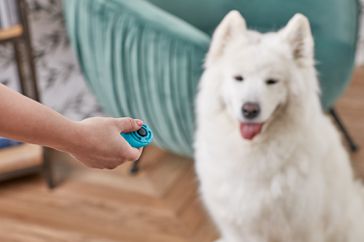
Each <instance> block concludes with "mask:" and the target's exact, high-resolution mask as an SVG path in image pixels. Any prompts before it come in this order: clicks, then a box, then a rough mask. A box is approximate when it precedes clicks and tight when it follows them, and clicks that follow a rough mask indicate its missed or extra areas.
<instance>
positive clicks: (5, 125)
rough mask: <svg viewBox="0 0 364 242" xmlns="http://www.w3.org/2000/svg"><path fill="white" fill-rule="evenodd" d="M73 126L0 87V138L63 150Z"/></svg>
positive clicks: (73, 133) (28, 100) (37, 105)
mask: <svg viewBox="0 0 364 242" xmlns="http://www.w3.org/2000/svg"><path fill="white" fill-rule="evenodd" d="M76 127H77V124H76V123H75V122H72V121H70V120H68V119H66V118H65V117H63V116H62V115H60V114H58V113H57V112H55V111H53V110H51V109H50V108H48V107H46V106H44V105H42V104H39V103H37V102H35V101H33V100H31V99H29V98H27V97H25V96H23V95H21V94H19V93H17V92H14V91H12V90H10V89H9V88H7V87H5V86H4V85H1V84H0V136H5V137H9V138H13V139H16V140H19V141H24V142H28V143H34V144H40V145H44V146H50V147H53V148H56V149H61V150H64V149H65V148H66V147H65V146H66V145H67V143H68V142H72V140H75V136H77V128H76Z"/></svg>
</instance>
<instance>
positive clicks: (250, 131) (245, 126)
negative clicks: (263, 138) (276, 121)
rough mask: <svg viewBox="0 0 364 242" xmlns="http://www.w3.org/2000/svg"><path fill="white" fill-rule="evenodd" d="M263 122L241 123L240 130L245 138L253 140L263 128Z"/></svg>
mask: <svg viewBox="0 0 364 242" xmlns="http://www.w3.org/2000/svg"><path fill="white" fill-rule="evenodd" d="M262 127H263V124H259V123H241V124H240V132H241V135H242V136H243V138H244V139H248V140H252V139H253V138H254V137H255V136H256V135H257V134H259V133H260V131H261V130H262Z"/></svg>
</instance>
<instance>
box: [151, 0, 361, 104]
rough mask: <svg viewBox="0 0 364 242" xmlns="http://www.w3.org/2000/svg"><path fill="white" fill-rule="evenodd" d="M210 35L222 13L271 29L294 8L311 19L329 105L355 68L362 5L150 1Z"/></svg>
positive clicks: (312, 0)
mask: <svg viewBox="0 0 364 242" xmlns="http://www.w3.org/2000/svg"><path fill="white" fill-rule="evenodd" d="M148 1H149V2H152V3H154V4H155V5H157V6H159V7H160V8H162V9H164V10H166V11H168V12H170V13H171V14H173V15H175V16H177V17H180V18H182V19H184V20H185V21H187V22H189V23H190V24H192V25H194V26H195V27H197V28H199V29H200V30H202V31H204V32H206V33H208V34H211V33H212V32H213V30H214V29H215V28H216V26H217V25H218V23H219V22H220V21H221V19H222V18H223V16H224V15H225V14H226V13H227V12H229V11H230V10H232V9H237V10H239V11H240V12H241V14H242V15H243V16H244V17H245V18H246V20H247V23H248V25H249V27H250V28H253V29H257V30H259V31H263V32H266V31H272V30H276V29H279V28H281V27H282V26H284V25H285V24H286V23H287V21H288V20H289V19H290V18H291V17H292V16H293V15H294V14H295V13H297V12H300V13H303V14H305V15H306V16H307V17H308V18H309V19H310V22H311V26H312V30H313V33H314V38H315V45H316V59H317V63H318V64H317V68H318V71H319V76H320V81H321V88H322V93H323V97H322V103H323V106H324V107H325V108H328V107H330V106H332V105H333V103H334V101H335V100H336V99H337V98H338V96H339V95H340V94H341V93H342V92H343V90H344V88H345V86H346V85H347V83H348V81H349V80H350V79H351V73H352V69H353V66H354V59H355V53H356V45H357V37H358V22H359V11H360V6H359V2H358V0H183V1H182V0H148Z"/></svg>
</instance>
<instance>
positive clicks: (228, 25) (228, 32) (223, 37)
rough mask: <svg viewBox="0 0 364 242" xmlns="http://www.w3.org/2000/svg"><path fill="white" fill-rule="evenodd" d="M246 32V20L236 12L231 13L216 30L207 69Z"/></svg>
mask: <svg viewBox="0 0 364 242" xmlns="http://www.w3.org/2000/svg"><path fill="white" fill-rule="evenodd" d="M243 31H246V23H245V20H244V18H243V17H242V16H241V15H240V13H239V12H238V11H236V10H233V11H230V12H229V13H228V14H227V15H226V16H225V18H224V19H223V20H222V21H221V23H220V24H219V26H218V27H217V28H216V30H215V32H214V34H213V36H212V42H211V45H210V49H209V52H208V54H207V57H206V61H205V68H208V67H209V66H210V65H211V64H212V63H214V62H215V61H216V60H217V59H218V58H219V57H221V56H222V55H223V53H224V50H225V47H226V45H227V44H228V43H229V42H230V41H231V40H232V39H234V38H235V37H236V36H238V35H241V33H243Z"/></svg>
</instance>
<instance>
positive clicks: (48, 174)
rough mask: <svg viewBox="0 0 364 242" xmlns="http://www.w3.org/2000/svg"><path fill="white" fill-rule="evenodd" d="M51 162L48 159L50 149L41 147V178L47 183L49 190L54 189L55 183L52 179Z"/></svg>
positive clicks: (49, 158)
mask: <svg viewBox="0 0 364 242" xmlns="http://www.w3.org/2000/svg"><path fill="white" fill-rule="evenodd" d="M52 167H53V166H52V160H51V157H50V148H47V147H43V169H42V171H43V176H44V179H45V180H46V182H47V186H48V188H49V189H53V188H55V187H56V183H55V181H54V178H53V169H52Z"/></svg>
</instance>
